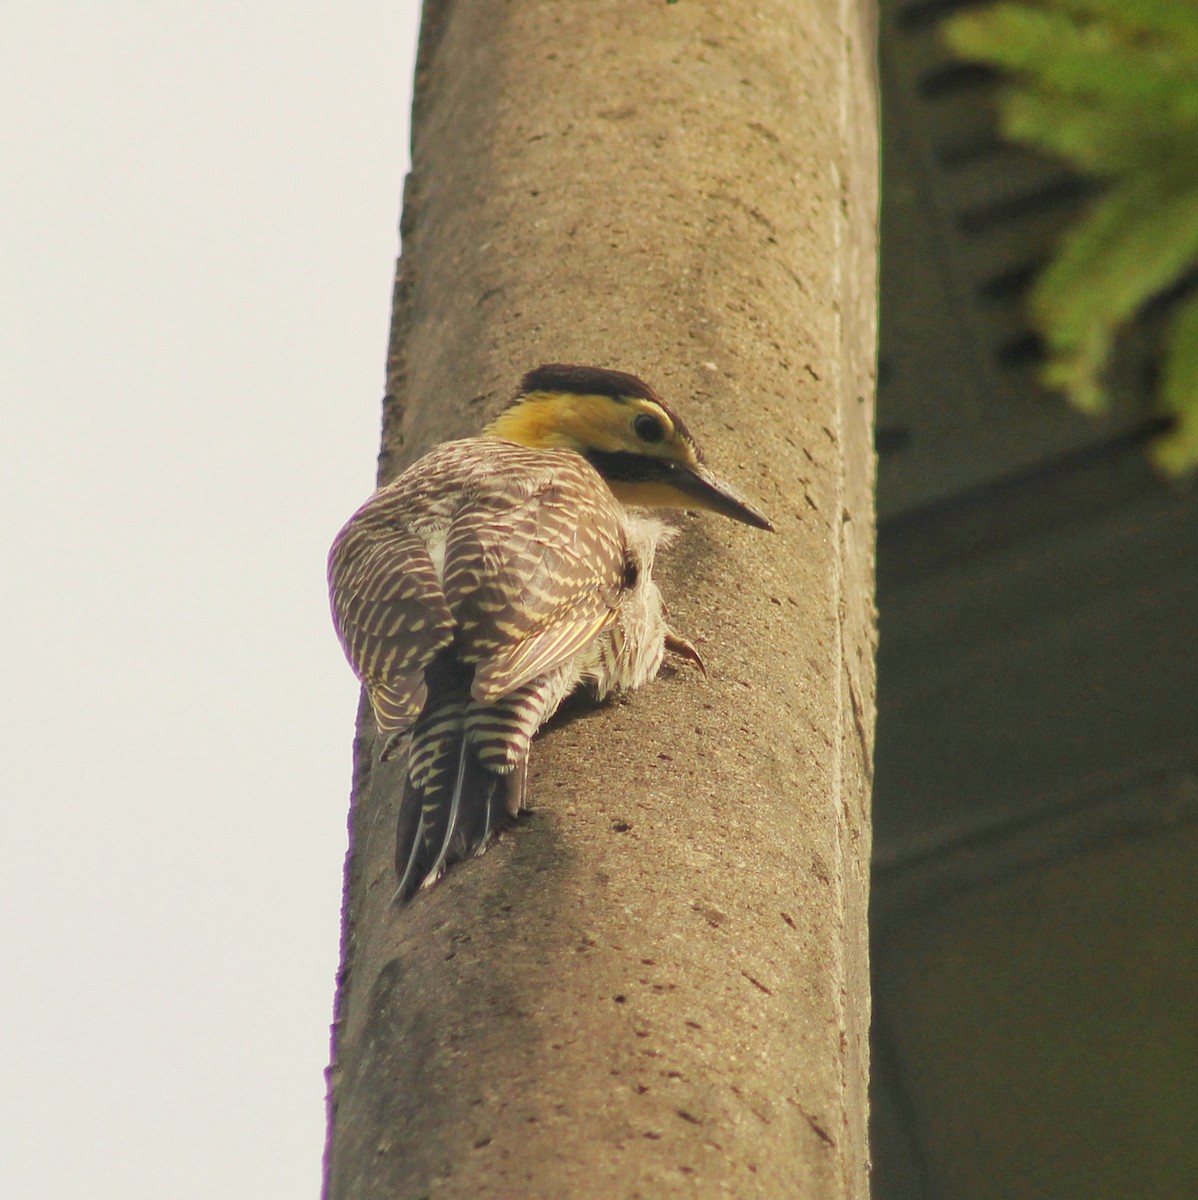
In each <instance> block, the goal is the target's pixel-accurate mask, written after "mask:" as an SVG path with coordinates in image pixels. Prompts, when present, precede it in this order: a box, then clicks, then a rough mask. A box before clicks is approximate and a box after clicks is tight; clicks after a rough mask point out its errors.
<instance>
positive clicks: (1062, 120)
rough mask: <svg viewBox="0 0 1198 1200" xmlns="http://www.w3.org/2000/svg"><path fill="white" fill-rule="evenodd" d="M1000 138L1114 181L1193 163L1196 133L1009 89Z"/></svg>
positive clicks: (1134, 114) (1130, 113) (1136, 114)
mask: <svg viewBox="0 0 1198 1200" xmlns="http://www.w3.org/2000/svg"><path fill="white" fill-rule="evenodd" d="M1002 126H1003V132H1004V133H1005V134H1006V135H1007V137H1009V138H1010V139H1011V140H1012V141H1018V142H1024V143H1027V144H1030V145H1032V146H1035V147H1037V148H1038V149H1041V150H1050V151H1052V152H1053V153H1055V154H1059V155H1060V156H1061V157H1062V158H1065V159H1068V160H1069V161H1070V162H1072V163H1074V164H1075V165H1076V166H1078V167H1080V168H1081V169H1082V170H1085V171H1090V172H1093V173H1094V174H1096V175H1101V176H1112V175H1120V174H1123V173H1125V172H1128V171H1136V170H1140V169H1143V168H1152V167H1154V166H1155V165H1157V164H1159V163H1161V162H1165V161H1170V160H1172V161H1179V162H1180V161H1185V159H1186V158H1187V157H1190V158H1193V157H1194V155H1195V146H1196V145H1198V127H1195V128H1192V129H1191V128H1186V127H1179V125H1178V124H1177V122H1176V121H1174V120H1165V121H1163V122H1152V121H1150V120H1149V119H1148V117H1147V114H1145V113H1143V112H1141V111H1140V110H1138V109H1137V108H1136V107H1135V106H1134V105H1128V106H1127V107H1125V108H1117V107H1100V106H1098V105H1096V104H1094V103H1093V102H1092V101H1090V100H1083V99H1079V98H1076V97H1066V96H1046V95H1045V94H1044V93H1043V92H1040V91H1037V90H1034V89H1031V88H1028V89H1022V88H1020V89H1013V90H1011V91H1010V92H1008V93H1007V95H1006V96H1005V98H1004V104H1003V113H1002Z"/></svg>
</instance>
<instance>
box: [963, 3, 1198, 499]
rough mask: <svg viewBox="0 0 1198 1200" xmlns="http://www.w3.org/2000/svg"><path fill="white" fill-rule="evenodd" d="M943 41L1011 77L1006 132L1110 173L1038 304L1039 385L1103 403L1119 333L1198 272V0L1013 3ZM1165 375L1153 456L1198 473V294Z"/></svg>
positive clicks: (1173, 327)
mask: <svg viewBox="0 0 1198 1200" xmlns="http://www.w3.org/2000/svg"><path fill="white" fill-rule="evenodd" d="M947 34H948V40H949V43H950V44H951V45H952V46H953V48H954V49H955V50H956V51H957V53H959V54H960V55H961V56H962V57H965V58H970V59H976V60H980V61H982V62H986V63H989V64H990V65H992V66H995V67H999V68H1002V69H1003V70H1005V71H1007V72H1010V73H1011V76H1012V79H1011V86H1010V88H1009V90H1008V92H1007V94H1006V96H1005V97H1004V101H1003V128H1004V132H1005V133H1006V134H1007V136H1008V137H1010V138H1012V139H1014V140H1017V141H1021V142H1025V143H1028V144H1030V145H1033V146H1036V147H1038V148H1040V149H1043V150H1047V151H1050V152H1052V153H1054V154H1057V155H1060V156H1061V157H1063V158H1065V159H1068V160H1069V161H1070V162H1071V163H1072V164H1073V165H1074V166H1076V167H1077V168H1079V169H1080V170H1082V171H1085V172H1088V173H1090V174H1092V175H1095V176H1097V177H1099V178H1100V179H1102V180H1103V181H1104V184H1105V186H1104V189H1103V192H1102V194H1101V196H1100V197H1099V199H1098V200H1097V201H1096V202H1095V203H1094V204H1093V205H1092V206H1091V208H1090V210H1089V212H1088V213H1087V214H1086V215H1085V216H1084V217H1082V218H1081V219H1080V220H1079V221H1078V223H1077V224H1076V225H1075V226H1074V227H1073V228H1072V229H1070V230H1069V231H1068V233H1067V234H1066V235H1065V237H1064V238H1063V239H1062V241H1061V245H1060V247H1059V250H1058V253H1057V255H1056V257H1055V258H1054V260H1053V261H1052V262H1051V263H1050V264H1049V265H1048V266H1047V267H1046V268H1045V270H1044V272H1043V273H1042V274H1041V276H1040V278H1039V279H1038V281H1037V283H1036V285H1035V287H1034V289H1033V292H1032V297H1031V304H1032V316H1033V320H1034V321H1035V323H1036V325H1037V327H1038V328H1039V329H1040V331H1041V333H1042V334H1043V336H1044V339H1045V342H1046V344H1047V346H1048V355H1049V357H1048V363H1047V365H1046V367H1045V381H1046V382H1047V383H1048V384H1049V386H1051V387H1055V388H1059V389H1061V390H1062V391H1064V392H1065V393H1066V395H1068V397H1069V398H1070V400H1072V402H1073V403H1074V404H1076V405H1077V406H1078V407H1079V408H1082V409H1084V410H1086V411H1088V412H1097V411H1102V410H1104V409H1105V408H1106V407H1107V406H1108V404H1109V398H1108V396H1107V393H1106V390H1105V387H1104V383H1103V374H1104V371H1105V368H1106V365H1107V362H1108V360H1109V359H1110V356H1111V352H1112V349H1113V345H1114V340H1115V337H1116V336H1117V334H1118V332H1119V329H1120V327H1121V326H1123V325H1124V324H1126V323H1127V322H1128V321H1130V320H1131V319H1132V318H1133V317H1134V316H1135V314H1136V313H1137V311H1139V309H1140V308H1141V307H1142V306H1143V305H1144V304H1145V303H1146V302H1147V301H1149V300H1151V299H1152V298H1153V297H1155V296H1158V295H1160V294H1161V293H1162V292H1163V291H1165V290H1167V289H1169V288H1171V287H1172V286H1173V285H1175V284H1176V283H1177V282H1178V280H1179V279H1181V278H1182V277H1183V276H1185V275H1186V274H1188V273H1189V272H1191V271H1193V270H1194V269H1195V267H1198V0H1041V2H1040V3H1038V4H1037V3H1030V2H1027V3H1004V4H999V5H997V6H995V7H993V8H989V9H985V10H981V11H973V12H967V13H962V14H960V15H958V16H956V17H954V18H953V19H952V20H951V21H950V22H949V23H948V27H947ZM1161 379H1162V382H1161V394H1160V402H1161V404H1162V405H1163V407H1164V408H1165V409H1166V410H1167V411H1168V412H1169V413H1170V414H1171V415H1172V416H1173V417H1174V418H1175V420H1176V424H1175V427H1174V429H1173V430H1172V431H1171V432H1170V433H1169V434H1168V435H1167V436H1166V437H1164V438H1162V439H1161V440H1160V441H1158V442H1157V443H1156V445H1155V447H1154V456H1155V459H1156V462H1157V464H1158V465H1159V466H1160V467H1161V468H1162V469H1164V470H1166V471H1168V472H1169V473H1171V474H1177V475H1180V474H1183V473H1185V472H1189V471H1193V470H1195V469H1196V468H1198V299H1190V300H1189V301H1187V302H1186V303H1184V304H1182V305H1179V306H1177V307H1176V308H1175V310H1174V311H1173V313H1172V314H1171V321H1170V326H1169V329H1168V333H1167V337H1166V341H1165V349H1164V361H1163V364H1162V372H1161Z"/></svg>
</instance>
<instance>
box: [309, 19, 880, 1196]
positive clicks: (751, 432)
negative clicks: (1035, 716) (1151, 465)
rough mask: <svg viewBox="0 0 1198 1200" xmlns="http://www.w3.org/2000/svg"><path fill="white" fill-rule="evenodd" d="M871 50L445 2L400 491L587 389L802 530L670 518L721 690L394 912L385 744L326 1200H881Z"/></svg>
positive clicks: (764, 30) (670, 593)
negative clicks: (502, 415) (605, 385)
mask: <svg viewBox="0 0 1198 1200" xmlns="http://www.w3.org/2000/svg"><path fill="white" fill-rule="evenodd" d="M872 53H873V46H872V13H870V12H865V11H863V8H862V6H861V5H859V4H857V3H853V2H851V0H843V3H839V4H837V3H828V2H826V0H760V2H758V3H753V4H742V3H739V2H734V0H723V2H717V0H709V2H705V3H698V2H697V0H679V2H678V3H666V2H664V0H660V2H649V0H588V2H587V3H564V2H557V3H553V2H548V0H540V2H534V0H511V2H510V3H502V4H501V3H496V2H495V0H441V2H430V3H429V4H427V5H426V15H425V27H424V31H423V34H422V46H421V57H420V64H419V67H418V72H417V103H416V112H415V133H414V167H413V174H412V177H411V179H410V180H409V185H408V189H407V195H406V197H405V205H404V217H403V230H404V254H403V259H402V262H401V264H400V271H399V274H398V279H397V285H396V306H395V320H394V329H393V340H392V349H391V357H390V361H389V370H388V397H387V401H386V405H385V413H384V445H383V454H382V459H381V474H382V475H383V477H389V476H390V475H392V474H394V472H395V471H397V470H398V469H400V468H401V467H402V466H403V465H405V464H406V463H407V462H409V461H411V460H412V459H413V458H415V457H416V456H417V455H418V454H419V453H422V452H423V451H424V450H426V449H427V448H428V447H429V446H430V445H431V444H433V443H434V442H436V441H439V440H443V439H444V438H446V437H453V436H460V435H463V434H468V433H473V432H475V431H477V429H478V428H479V427H480V425H481V424H482V423H483V422H484V420H485V419H487V418H488V417H489V416H490V415H492V414H493V413H494V412H495V411H496V409H497V408H499V407H500V406H501V405H502V404H503V403H505V402H506V400H507V399H508V398H509V397H510V396H511V394H512V391H513V389H514V387H515V384H516V382H517V380H518V379H519V377H520V375H521V373H522V372H523V371H524V370H526V369H528V368H530V367H532V366H535V365H537V364H538V363H541V362H546V361H573V362H582V363H593V364H596V365H602V366H609V367H616V368H619V369H622V370H629V371H633V372H635V373H636V374H639V375H642V376H643V377H644V378H646V379H647V380H649V381H650V382H651V383H652V384H653V385H654V386H655V387H656V388H657V389H658V390H659V391H660V392H661V394H662V395H663V397H664V398H666V399H667V400H668V401H669V402H670V403H672V404H674V405H675V406H676V407H677V408H678V409H679V410H680V411H681V412H682V413H683V414H684V416H685V417H686V419H687V421H688V424H690V426H691V428H692V429H693V430H694V432H695V434H696V436H697V437H698V439H699V440H700V442H701V444H703V446H704V447H705V449H706V451H707V454H708V457H709V459H710V461H711V463H712V465H713V467H714V468H715V469H716V470H717V471H718V472H719V473H720V474H722V475H724V476H725V477H726V478H728V479H729V480H731V481H732V482H733V483H734V484H736V485H737V486H738V487H740V488H741V489H742V490H743V491H744V492H745V493H746V494H747V495H749V496H750V497H751V498H752V499H753V500H754V501H755V502H756V503H758V504H760V506H761V507H762V508H763V509H764V510H765V511H766V512H767V513H769V515H770V516H771V517H772V518H773V519H774V521H775V523H776V525H777V527H778V531H777V533H775V534H772V535H770V534H765V533H761V532H759V531H756V530H752V529H749V528H747V527H745V526H741V525H735V524H733V523H732V522H729V521H726V520H721V519H720V518H718V517H715V516H710V515H704V516H697V517H690V516H680V517H679V518H678V519H679V523H680V524H681V525H682V527H683V529H684V534H683V536H682V538H681V540H680V541H679V543H678V544H677V545H675V546H674V547H672V548H671V549H670V550H669V551H668V552H667V554H666V555H665V556H664V561H663V563H662V565H661V571H660V574H661V578H662V588H663V592H664V593H665V594H666V597H667V599H668V601H669V604H670V608H671V614H672V621H673V623H674V624H675V626H676V627H677V628H678V629H679V630H680V631H681V632H683V633H685V634H686V635H687V636H689V637H691V638H692V639H693V640H694V641H695V642H696V643H697V644H698V645H699V647H700V649H701V650H702V652H703V654H704V657H705V658H706V660H707V663H708V667H709V670H710V678H709V679H707V680H706V681H704V680H703V679H702V678H701V677H700V676H698V675H697V674H696V673H695V672H694V671H693V670H691V669H690V668H688V667H686V666H681V667H679V668H678V669H677V670H676V671H670V672H668V673H666V674H665V675H664V676H663V678H662V679H661V680H660V681H658V682H657V683H655V684H653V685H652V686H650V687H649V688H647V689H645V690H643V691H641V692H638V693H636V694H635V695H633V696H632V697H630V698H628V699H627V700H625V701H623V702H620V703H618V704H615V705H610V706H607V707H604V708H600V709H593V708H591V709H582V710H581V711H578V712H576V713H575V714H574V716H573V719H571V720H568V721H558V722H555V725H554V727H553V728H552V729H551V730H550V731H549V732H548V733H547V734H546V735H545V736H543V737H541V738H540V739H539V740H538V741H537V742H536V743H535V744H534V748H533V761H532V768H531V773H530V780H529V796H530V800H531V803H532V805H533V807H534V812H533V813H532V814H531V815H529V816H528V817H527V818H525V819H524V820H523V821H522V822H521V823H520V825H519V827H518V828H517V829H515V830H514V831H512V832H511V833H509V834H507V835H505V837H504V838H503V840H502V841H501V843H500V844H499V846H497V847H496V848H495V849H493V850H492V851H491V852H490V853H488V854H487V855H486V856H485V857H484V858H482V859H479V860H476V861H473V862H471V863H469V864H468V865H466V866H464V867H461V868H458V869H457V870H456V871H454V872H453V873H452V874H451V875H450V876H449V877H448V878H447V879H446V880H445V881H443V882H442V883H441V884H440V885H439V886H437V887H436V888H434V889H433V890H431V891H430V892H428V893H425V894H422V895H420V896H419V897H418V898H417V899H416V900H415V901H414V902H413V903H412V904H411V905H410V906H409V907H408V908H406V909H396V908H394V907H392V906H391V905H390V903H389V902H390V898H391V895H392V893H393V891H394V887H395V884H394V875H393V868H392V864H391V857H392V852H393V844H394V843H393V839H394V806H395V802H396V799H397V796H398V790H399V787H400V783H401V779H400V778H399V776H398V770H399V768H396V767H393V766H392V765H391V764H386V765H379V764H378V763H377V762H376V761H375V760H376V758H377V747H376V746H375V744H374V738H373V730H372V728H371V725H370V722H369V720H364V721H362V722H361V723H360V736H359V742H358V772H357V778H356V780H355V806H354V811H353V815H352V853H351V856H350V861H349V870H348V879H347V909H346V913H347V924H346V934H345V947H344V951H345V958H344V963H343V970H342V980H341V992H340V995H339V1002H338V1022H337V1030H336V1061H335V1066H334V1068H333V1070H332V1072H331V1095H332V1106H331V1107H332V1116H333V1124H332V1134H331V1140H330V1148H329V1184H328V1192H327V1194H328V1196H329V1197H331V1198H332V1200H374V1198H380V1200H381V1198H384V1197H385V1198H386V1200H407V1198H411V1200H416V1198H418V1197H425V1196H428V1197H545V1198H550V1197H555V1198H556V1197H596V1198H600V1197H602V1198H609V1197H638V1196H639V1197H646V1198H652V1197H663V1196H701V1197H707V1196H733V1197H758V1196H761V1197H790V1196H794V1197H804V1198H823V1197H852V1198H861V1197H864V1196H866V1194H867V1190H868V1189H867V1181H866V1174H867V1157H868V1156H867V1149H866V1140H865V1137H866V1135H865V1123H866V1099H865V1080H866V1072H867V1048H866V1036H867V1027H868V1014H869V997H868V970H867V950H866V886H867V878H868V856H869V815H868V794H869V778H870V763H871V755H872V739H873V715H874V674H873V654H874V645H875V633H874V610H873V590H872V588H873V508H872V486H873V452H872V448H871V438H870V428H871V421H872V403H873V362H874V340H875V322H874V308H875V266H874V264H875V256H876V244H875V208H876V169H877V168H876V108H875V100H874V90H873V68H872Z"/></svg>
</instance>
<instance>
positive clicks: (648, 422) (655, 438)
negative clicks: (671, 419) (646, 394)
mask: <svg viewBox="0 0 1198 1200" xmlns="http://www.w3.org/2000/svg"><path fill="white" fill-rule="evenodd" d="M632 428H633V429H635V430H636V436H637V437H639V438H640V439H641V441H642V442H660V441H661V439H662V438H663V437H665V436H666V427H665V426H664V425H663V424H662V423H661V421H660V420H659V419H658V418H657V417H655V416H654V415H653V414H652V413H647V412H643V413H638V414H637V416H636V419H635V420H634V421H633V422H632Z"/></svg>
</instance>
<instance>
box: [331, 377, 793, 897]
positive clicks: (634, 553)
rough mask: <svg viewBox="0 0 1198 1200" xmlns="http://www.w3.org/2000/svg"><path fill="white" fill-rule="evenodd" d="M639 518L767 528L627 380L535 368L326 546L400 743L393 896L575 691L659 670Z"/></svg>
mask: <svg viewBox="0 0 1198 1200" xmlns="http://www.w3.org/2000/svg"><path fill="white" fill-rule="evenodd" d="M650 508H700V509H708V510H710V511H713V512H717V513H722V514H723V515H724V516H727V517H731V518H733V519H734V520H737V521H741V522H744V523H745V524H747V525H753V526H756V527H757V528H759V529H772V528H773V526H772V525H771V524H770V522H769V521H768V520H767V519H766V517H764V516H763V515H762V514H761V513H760V512H758V511H757V509H755V508H754V507H753V506H752V505H750V504H749V503H748V501H746V500H745V499H743V498H742V497H741V496H740V495H738V494H737V493H736V492H735V491H734V490H733V489H732V488H731V487H730V486H729V485H728V484H726V483H724V482H723V481H722V480H720V479H718V478H717V477H716V476H715V475H713V474H712V473H711V472H710V471H709V470H708V468H707V466H706V465H705V463H704V460H703V455H702V452H701V451H700V450H699V447H698V446H697V445H696V443H695V440H694V438H693V437H692V436H691V434H690V432H689V430H688V429H687V427H686V425H685V424H684V423H683V421H682V419H681V418H680V417H679V416H678V414H677V413H676V412H674V411H673V409H671V408H670V407H669V406H668V405H667V404H666V403H665V402H664V401H662V400H661V399H660V398H659V397H658V396H657V395H656V393H655V392H654V391H653V389H652V388H650V387H649V385H648V384H646V383H644V382H643V381H642V380H640V379H638V378H637V377H636V376H635V375H629V374H626V373H624V372H622V371H613V370H607V369H604V368H598V367H581V366H570V365H566V364H561V363H552V364H548V365H545V366H541V367H538V368H537V369H536V370H534V371H530V372H529V373H528V374H527V375H525V377H524V379H523V381H522V382H521V385H520V389H519V391H518V393H517V395H516V398H515V399H514V400H513V401H512V403H511V405H510V406H509V407H508V408H507V409H506V410H505V411H503V412H502V413H500V415H499V416H498V417H496V418H495V420H494V421H492V422H491V424H490V425H488V426H487V428H486V429H485V430H484V431H483V434H482V436H481V437H474V438H465V439H462V440H460V441H453V442H445V443H443V444H442V445H440V446H437V447H435V448H434V449H433V450H432V451H430V452H429V453H428V454H426V455H425V456H424V457H423V458H421V459H420V460H419V461H418V462H416V463H414V464H413V465H412V466H411V467H409V468H408V469H407V470H406V471H404V472H403V474H401V475H400V476H399V477H398V478H397V479H396V480H394V482H392V483H390V484H387V485H386V486H384V487H382V488H380V489H379V490H378V491H376V492H375V493H374V495H373V496H371V498H370V499H369V500H367V502H366V503H365V504H364V505H363V506H362V507H361V508H360V509H358V511H357V512H356V513H355V514H354V515H353V516H352V517H351V518H350V520H349V521H348V523H347V524H346V525H345V527H344V528H343V529H342V530H341V532H340V533H339V534H338V535H337V537H336V539H335V540H334V542H333V547H332V549H331V551H330V553H329V594H330V600H331V606H332V611H333V622H334V625H335V626H336V630H337V634H338V637H339V638H340V640H341V644H342V647H343V648H344V650H345V654H346V657H347V658H348V659H349V662H350V665H351V666H352V667H353V669H354V672H355V673H356V674H357V676H358V678H359V679H360V680H361V681H362V683H363V684H364V685H365V687H366V690H367V694H368V695H369V697H370V702H371V705H372V708H373V711H374V717H375V722H376V724H377V726H378V729H379V732H380V734H382V735H383V736H384V737H385V738H386V742H385V745H384V748H383V754H382V756H383V757H384V758H388V757H391V756H392V755H393V754H395V753H396V752H397V751H398V750H400V749H402V748H403V747H404V745H405V744H406V747H407V782H406V785H405V790H404V795H403V798H402V800H401V803H400V811H399V822H398V824H399V828H398V836H397V840H396V872H397V874H398V877H399V888H398V891H397V892H396V896H397V898H400V899H407V898H408V897H410V896H411V895H412V894H413V893H414V892H415V891H416V890H417V889H418V888H420V887H421V886H427V885H429V884H431V883H434V882H435V881H436V880H437V879H438V878H439V877H440V876H441V875H442V873H443V872H444V871H445V869H446V868H447V867H448V866H449V865H451V864H453V863H454V862H457V861H459V860H461V859H463V858H465V857H467V856H468V855H470V854H481V853H482V852H483V851H484V850H485V849H486V848H487V846H488V845H489V844H490V842H491V840H492V837H493V835H494V833H495V832H496V831H497V830H498V829H499V828H500V826H501V825H503V824H506V823H507V822H509V821H510V820H511V819H513V818H514V817H515V816H516V814H517V813H518V812H519V810H520V808H521V806H522V803H523V798H524V785H525V776H526V772H527V766H528V750H529V742H530V740H531V738H532V736H533V734H534V733H535V732H536V731H537V729H538V728H539V727H540V726H541V725H543V724H544V723H545V721H547V720H548V719H549V718H550V717H551V716H552V715H553V713H554V712H555V711H556V710H557V708H558V706H559V705H560V704H561V702H562V701H563V700H564V699H565V698H566V696H568V695H569V694H570V693H571V692H572V691H574V690H575V689H576V688H579V687H586V688H588V689H589V690H590V691H591V692H592V693H593V694H594V695H595V696H596V697H597V698H599V699H603V698H604V697H605V696H607V695H608V694H609V693H611V692H613V691H616V690H618V689H619V690H626V689H631V688H636V687H639V686H640V685H641V684H643V683H646V682H648V681H649V680H651V679H652V678H654V676H656V674H657V672H658V669H659V667H660V666H661V663H662V659H663V657H664V655H665V652H666V651H667V650H670V651H673V652H676V653H678V654H681V655H682V656H684V657H687V658H690V659H692V660H694V661H695V662H696V663H698V664H699V666H700V667H701V666H702V663H701V660H700V659H699V656H698V654H697V653H696V651H695V649H694V647H693V646H691V644H690V643H689V642H688V641H687V640H686V639H685V638H682V637H680V636H679V635H678V634H676V633H674V631H673V630H671V629H670V628H669V625H668V624H667V621H666V609H665V605H664V603H663V601H662V598H661V593H660V591H659V590H658V587H657V584H656V582H655V580H654V579H653V567H654V559H655V555H656V552H657V549H658V547H660V546H663V545H666V544H668V542H669V540H670V538H671V535H672V531H671V530H669V529H668V528H667V527H666V526H665V525H664V524H663V523H662V522H661V521H660V519H658V518H656V517H654V516H652V515H650V514H649V513H647V512H645V511H643V510H645V509H650Z"/></svg>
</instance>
